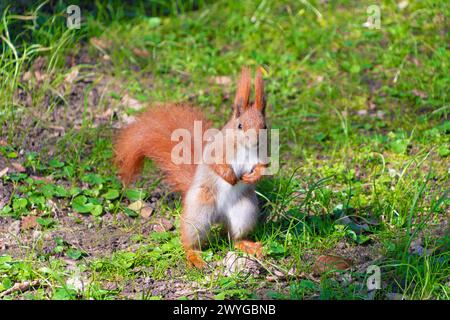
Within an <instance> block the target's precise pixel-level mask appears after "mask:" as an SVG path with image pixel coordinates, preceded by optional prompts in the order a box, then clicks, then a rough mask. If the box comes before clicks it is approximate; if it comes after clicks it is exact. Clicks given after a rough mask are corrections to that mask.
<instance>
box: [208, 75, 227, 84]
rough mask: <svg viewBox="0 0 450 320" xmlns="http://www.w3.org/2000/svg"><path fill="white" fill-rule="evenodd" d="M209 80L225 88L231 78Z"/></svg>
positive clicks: (220, 77)
mask: <svg viewBox="0 0 450 320" xmlns="http://www.w3.org/2000/svg"><path fill="white" fill-rule="evenodd" d="M211 80H212V81H211V82H213V83H215V84H218V85H221V86H227V85H229V84H231V78H230V77H228V76H217V77H213V78H212V79H211Z"/></svg>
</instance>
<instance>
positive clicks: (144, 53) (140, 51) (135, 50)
mask: <svg viewBox="0 0 450 320" xmlns="http://www.w3.org/2000/svg"><path fill="white" fill-rule="evenodd" d="M133 53H134V54H135V55H137V56H138V57H141V58H148V57H150V53H149V52H148V51H147V50H145V49H139V48H133Z"/></svg>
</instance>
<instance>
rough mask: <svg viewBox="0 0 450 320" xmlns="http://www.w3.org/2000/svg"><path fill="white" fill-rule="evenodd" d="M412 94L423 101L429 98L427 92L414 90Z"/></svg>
mask: <svg viewBox="0 0 450 320" xmlns="http://www.w3.org/2000/svg"><path fill="white" fill-rule="evenodd" d="M412 93H413V95H415V96H416V97H419V98H422V99H426V98H428V95H427V94H426V93H425V92H423V91H420V90H417V89H413V91H412Z"/></svg>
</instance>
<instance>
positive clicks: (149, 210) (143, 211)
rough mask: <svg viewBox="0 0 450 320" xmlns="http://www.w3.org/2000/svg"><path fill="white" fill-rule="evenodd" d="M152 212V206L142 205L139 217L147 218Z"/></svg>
mask: <svg viewBox="0 0 450 320" xmlns="http://www.w3.org/2000/svg"><path fill="white" fill-rule="evenodd" d="M152 213H153V208H152V207H144V208H142V209H141V212H140V214H141V217H142V218H144V219H148V218H149V217H150V216H151V215H152Z"/></svg>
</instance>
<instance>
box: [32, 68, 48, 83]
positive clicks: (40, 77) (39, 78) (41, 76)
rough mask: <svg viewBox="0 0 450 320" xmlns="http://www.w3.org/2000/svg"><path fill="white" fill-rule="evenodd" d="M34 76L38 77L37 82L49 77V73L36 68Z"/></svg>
mask: <svg viewBox="0 0 450 320" xmlns="http://www.w3.org/2000/svg"><path fill="white" fill-rule="evenodd" d="M34 77H35V78H36V80H37V82H42V81H44V80H45V79H47V75H46V74H45V73H42V72H40V71H39V70H36V71H35V72H34Z"/></svg>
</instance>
